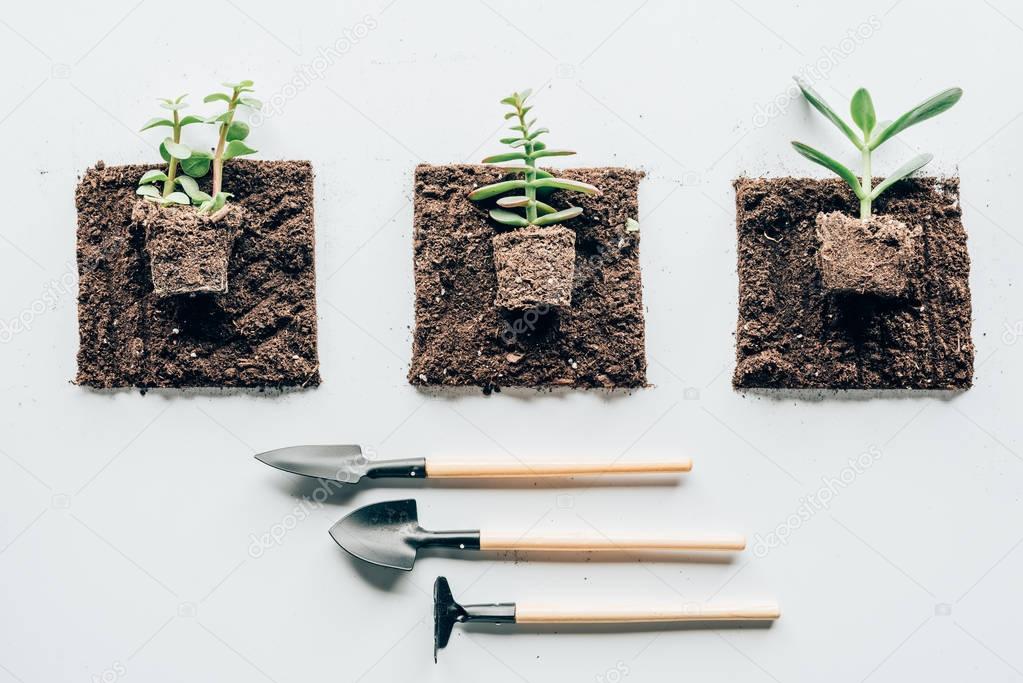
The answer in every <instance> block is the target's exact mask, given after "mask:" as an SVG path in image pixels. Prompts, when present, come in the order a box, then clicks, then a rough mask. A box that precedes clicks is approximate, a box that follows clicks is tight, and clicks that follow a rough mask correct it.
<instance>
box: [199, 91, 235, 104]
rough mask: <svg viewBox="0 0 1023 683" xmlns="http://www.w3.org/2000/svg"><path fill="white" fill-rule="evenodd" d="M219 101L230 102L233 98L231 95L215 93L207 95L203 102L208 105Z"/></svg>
mask: <svg viewBox="0 0 1023 683" xmlns="http://www.w3.org/2000/svg"><path fill="white" fill-rule="evenodd" d="M218 100H219V101H221V102H230V101H231V96H230V95H225V94H224V93H222V92H215V93H213V94H211V95H207V96H206V97H204V98H202V101H203V102H206V103H209V102H216V101H218Z"/></svg>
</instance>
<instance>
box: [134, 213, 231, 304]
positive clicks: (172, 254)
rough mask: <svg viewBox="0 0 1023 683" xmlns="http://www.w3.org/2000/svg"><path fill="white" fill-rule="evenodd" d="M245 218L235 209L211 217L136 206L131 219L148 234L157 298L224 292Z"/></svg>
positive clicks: (150, 263)
mask: <svg viewBox="0 0 1023 683" xmlns="http://www.w3.org/2000/svg"><path fill="white" fill-rule="evenodd" d="M241 215H242V210H241V208H239V207H238V206H236V205H234V204H228V205H227V206H225V207H224V208H222V209H220V210H219V211H217V212H216V213H214V214H211V215H208V214H205V213H200V212H199V211H197V210H196V209H195V207H191V206H174V205H172V206H167V207H163V206H160V205H159V204H157V203H156V202H153V201H149V200H145V199H139V200H136V202H135V205H134V209H133V210H132V214H131V217H132V220H133V221H135V222H136V223H140V224H141V225H142V227H143V228H144V234H145V240H146V253H147V254H148V255H149V269H150V272H151V274H152V278H153V292H154V293H155V294H156V295H157V296H170V295H174V294H192V293H196V292H212V293H217V294H221V293H223V292H226V291H227V262H228V259H229V258H230V257H231V245H232V243H233V242H234V238H235V235H236V234H237V232H238V229H239V227H240V225H241Z"/></svg>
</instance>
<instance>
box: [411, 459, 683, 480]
mask: <svg viewBox="0 0 1023 683" xmlns="http://www.w3.org/2000/svg"><path fill="white" fill-rule="evenodd" d="M691 469H693V461H692V460H690V459H689V458H677V459H675V460H648V461H644V462H592V461H591V462H586V461H563V462H519V461H517V460H499V461H490V462H487V461H479V462H477V461H468V460H433V459H427V461H426V476H428V477H435V478H442V477H447V478H470V477H477V478H488V477H566V476H571V475H598V474H669V473H673V472H688V471H689V470H691Z"/></svg>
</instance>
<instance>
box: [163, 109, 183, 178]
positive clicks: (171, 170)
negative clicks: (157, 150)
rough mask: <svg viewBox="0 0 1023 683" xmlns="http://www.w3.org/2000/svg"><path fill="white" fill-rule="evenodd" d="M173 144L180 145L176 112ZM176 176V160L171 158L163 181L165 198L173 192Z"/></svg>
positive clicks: (176, 114)
mask: <svg viewBox="0 0 1023 683" xmlns="http://www.w3.org/2000/svg"><path fill="white" fill-rule="evenodd" d="M174 142H175V143H177V144H180V143H181V119H180V117H179V116H178V110H177V109H175V110H174ZM177 174H178V160H177V159H175V158H174V157H173V156H172V157H171V158H170V162H169V163H168V165H167V180H165V181H163V196H164V197H166V196H167V195H169V194H170V193H171V192H173V191H174V176H176V175H177Z"/></svg>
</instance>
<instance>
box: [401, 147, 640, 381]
mask: <svg viewBox="0 0 1023 683" xmlns="http://www.w3.org/2000/svg"><path fill="white" fill-rule="evenodd" d="M558 175H559V176H561V177H565V178H569V179H572V180H577V181H582V182H586V183H590V184H592V185H595V186H597V187H599V188H600V189H601V191H602V194H601V195H600V196H586V195H579V194H578V193H567V192H562V191H556V192H554V193H553V194H552V195H551V197H550V203H551V204H554V205H555V206H569V205H576V206H580V207H582V208H583V212H582V214H581V215H580V216H578V217H577V218H573V219H572V222H571V224H570V225H569V226H568V227H565V228H563V229H565V230H568V231H569V232H570V233H574V235H575V237H574V242H575V244H574V250H573V254H572V258H573V260H574V264H573V270H574V276H573V278H572V281H571V291H570V293H569V294H568V296H565V297H563V298H562V299H560V300H562V301H564V300H567V301H570V302H571V306H559V307H551V306H548V305H537V306H530V307H528V308H526V309H525V310H518V311H509V310H506V309H504V308H500V307H498V306H495V305H494V302H495V301H496V300H497V299H498V296H499V295H498V272H499V270H500V268H499V267H497V265H496V264H495V252H494V249H495V227H494V221H493V220H492V219H491V218H490V217H489V216H488V213H487V208H486V207H485V206H480V205H478V204H477V203H474V202H472V201H469V200H468V199H467V196H468V195H469V193H470V192H472V191H473V190H474V189H476V188H478V187H481V186H483V185H486V184H488V183H493V182H495V181H497V180H500V179H501V178H503V177H504V176H505V174H504V173H502V172H501V170H500V169H498V168H494V167H492V166H483V165H465V164H457V165H445V166H431V165H425V164H424V165H420V166H418V167H417V168H416V172H415V218H414V227H413V247H414V265H415V288H416V291H415V298H416V302H415V305H416V327H415V334H414V336H413V346H412V363H411V367H410V369H409V375H408V379H409V382H411V383H412V384H414V385H420V386H470V387H471V386H475V387H483V388H484V390H485V391H489V390H490V389H493V388H495V387H502V386H504V387H513V386H514V387H569V388H599V387H603V388H634V387H644V386H646V367H647V364H646V350H645V341H644V322H643V291H642V289H643V288H642V280H641V278H640V269H639V242H640V232H639V231H638V230H630V229H629V227H628V225H629V223H628V221H629V219H630V218H631V219H635V218H636V217H637V216H638V215H639V199H638V191H639V181H640V179H641V178H642V177H643V173H642V172H639V171H633V170H630V169H625V168H578V169H566V170H559V171H558ZM527 230H528V228H517V229H515V230H512V231H510V232H503V233H500V234H503V235H509V236H510V235H514V234H515V233H518V232H526V231H527ZM540 230H542V231H543V232H545V233H550V232H551V228H549V227H544V228H541V229H540ZM527 234H528V232H527ZM553 234H556V233H553ZM568 242H569V239H568V238H565V240H564V245H563V246H566V247H567V246H570V245H569V244H568ZM498 243H500V240H498ZM564 267H567V265H566V266H564Z"/></svg>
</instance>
